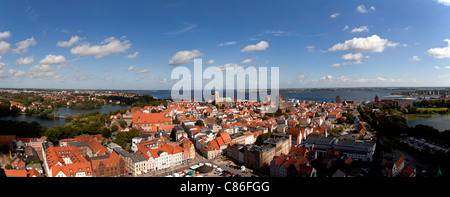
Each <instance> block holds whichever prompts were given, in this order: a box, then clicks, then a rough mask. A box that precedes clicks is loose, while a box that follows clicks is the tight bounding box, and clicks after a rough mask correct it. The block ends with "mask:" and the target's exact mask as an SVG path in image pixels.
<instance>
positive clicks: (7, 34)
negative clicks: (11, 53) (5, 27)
mask: <svg viewBox="0 0 450 197" xmlns="http://www.w3.org/2000/svg"><path fill="white" fill-rule="evenodd" d="M9 37H11V32H9V31H4V32H0V40H2V39H8V38H9Z"/></svg>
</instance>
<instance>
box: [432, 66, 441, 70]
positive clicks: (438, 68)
mask: <svg viewBox="0 0 450 197" xmlns="http://www.w3.org/2000/svg"><path fill="white" fill-rule="evenodd" d="M433 69H436V70H440V69H441V67H439V66H434V67H433Z"/></svg>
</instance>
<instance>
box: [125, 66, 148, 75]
mask: <svg viewBox="0 0 450 197" xmlns="http://www.w3.org/2000/svg"><path fill="white" fill-rule="evenodd" d="M128 70H129V71H135V72H136V74H142V73H148V72H150V70H148V69H139V68H136V67H134V66H130V67H128Z"/></svg>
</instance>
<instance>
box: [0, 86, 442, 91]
mask: <svg viewBox="0 0 450 197" xmlns="http://www.w3.org/2000/svg"><path fill="white" fill-rule="evenodd" d="M24 89H25V90H27V91H33V90H35V91H119V92H130V91H134V92H137V91H139V92H156V91H171V90H170V89H161V90H143V89H71V88H66V89H64V88H4V87H3V88H0V90H24ZM278 90H279V91H280V92H316V91H368V90H370V91H383V90H391V91H392V90H450V87H334V88H330V87H328V88H326V87H324V88H280V89H278ZM194 91H195V90H194ZM236 91H242V90H239V89H237V90H236ZM245 91H256V90H245Z"/></svg>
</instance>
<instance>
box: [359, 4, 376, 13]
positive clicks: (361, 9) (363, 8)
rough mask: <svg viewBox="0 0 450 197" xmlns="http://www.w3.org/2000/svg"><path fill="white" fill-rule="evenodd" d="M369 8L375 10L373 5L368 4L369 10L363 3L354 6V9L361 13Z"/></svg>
mask: <svg viewBox="0 0 450 197" xmlns="http://www.w3.org/2000/svg"><path fill="white" fill-rule="evenodd" d="M371 10H372V11H375V7H373V6H370V8H369V10H368V9H366V7H365V6H364V5H359V6H358V7H356V11H357V12H359V13H363V14H364V13H367V12H369V11H371Z"/></svg>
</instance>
